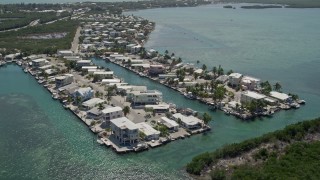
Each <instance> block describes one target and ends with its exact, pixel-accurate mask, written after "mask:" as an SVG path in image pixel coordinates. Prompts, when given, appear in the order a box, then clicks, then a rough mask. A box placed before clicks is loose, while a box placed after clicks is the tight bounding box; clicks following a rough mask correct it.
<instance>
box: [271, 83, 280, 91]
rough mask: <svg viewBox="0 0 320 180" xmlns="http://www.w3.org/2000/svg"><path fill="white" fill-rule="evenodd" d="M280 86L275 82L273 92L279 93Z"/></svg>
mask: <svg viewBox="0 0 320 180" xmlns="http://www.w3.org/2000/svg"><path fill="white" fill-rule="evenodd" d="M281 88H282V87H281V84H280V83H279V82H277V83H276V84H274V85H273V90H275V91H278V92H279V91H280V90H281Z"/></svg>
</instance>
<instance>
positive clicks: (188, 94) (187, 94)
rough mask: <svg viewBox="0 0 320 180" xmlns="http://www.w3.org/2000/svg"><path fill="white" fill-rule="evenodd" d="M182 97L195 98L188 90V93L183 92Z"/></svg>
mask: <svg viewBox="0 0 320 180" xmlns="http://www.w3.org/2000/svg"><path fill="white" fill-rule="evenodd" d="M184 97H185V98H187V99H196V98H195V97H194V96H193V94H192V92H188V93H184Z"/></svg>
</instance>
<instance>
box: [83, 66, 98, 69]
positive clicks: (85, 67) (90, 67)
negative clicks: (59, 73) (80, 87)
mask: <svg viewBox="0 0 320 180" xmlns="http://www.w3.org/2000/svg"><path fill="white" fill-rule="evenodd" d="M97 68H98V67H97V66H82V69H97Z"/></svg>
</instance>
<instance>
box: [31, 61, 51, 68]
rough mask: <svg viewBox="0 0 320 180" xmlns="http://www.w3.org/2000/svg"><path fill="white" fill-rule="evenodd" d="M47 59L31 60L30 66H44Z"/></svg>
mask: <svg viewBox="0 0 320 180" xmlns="http://www.w3.org/2000/svg"><path fill="white" fill-rule="evenodd" d="M47 62H48V61H47V60H46V59H35V60H32V67H33V68H39V67H41V66H44V65H46V64H47Z"/></svg>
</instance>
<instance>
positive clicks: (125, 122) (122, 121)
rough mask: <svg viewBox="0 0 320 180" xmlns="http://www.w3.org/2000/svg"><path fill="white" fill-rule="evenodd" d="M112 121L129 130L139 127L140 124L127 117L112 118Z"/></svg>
mask: <svg viewBox="0 0 320 180" xmlns="http://www.w3.org/2000/svg"><path fill="white" fill-rule="evenodd" d="M110 122H111V123H113V124H114V125H115V126H117V127H118V128H121V129H129V130H136V129H138V126H137V125H136V124H135V123H133V122H132V121H130V120H129V119H128V118H126V117H121V118H116V119H112V120H111V121H110Z"/></svg>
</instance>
